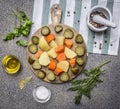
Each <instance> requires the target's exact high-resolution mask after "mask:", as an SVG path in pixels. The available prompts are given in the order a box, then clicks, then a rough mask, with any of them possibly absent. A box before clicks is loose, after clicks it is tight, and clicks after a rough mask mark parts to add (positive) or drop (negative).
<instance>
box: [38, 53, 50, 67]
mask: <svg viewBox="0 0 120 109" xmlns="http://www.w3.org/2000/svg"><path fill="white" fill-rule="evenodd" d="M49 63H50V59H49V57H48V54H47V53H46V52H43V53H42V54H41V56H40V58H39V64H40V65H42V66H47V65H48V64H49Z"/></svg>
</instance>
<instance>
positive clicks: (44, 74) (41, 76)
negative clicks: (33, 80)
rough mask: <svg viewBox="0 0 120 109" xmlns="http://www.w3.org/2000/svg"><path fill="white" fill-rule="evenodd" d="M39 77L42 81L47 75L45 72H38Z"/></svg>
mask: <svg viewBox="0 0 120 109" xmlns="http://www.w3.org/2000/svg"><path fill="white" fill-rule="evenodd" d="M37 76H38V77H39V78H40V79H44V78H45V76H46V73H45V72H44V71H42V70H40V71H39V72H38V74H37Z"/></svg>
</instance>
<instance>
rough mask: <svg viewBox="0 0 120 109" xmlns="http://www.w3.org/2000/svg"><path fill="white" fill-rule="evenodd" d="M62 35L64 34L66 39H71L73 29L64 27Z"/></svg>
mask: <svg viewBox="0 0 120 109" xmlns="http://www.w3.org/2000/svg"><path fill="white" fill-rule="evenodd" d="M63 36H65V38H66V39H72V38H73V36H74V33H73V31H72V30H71V29H66V30H65V31H64V34H63Z"/></svg>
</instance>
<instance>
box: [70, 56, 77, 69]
mask: <svg viewBox="0 0 120 109" xmlns="http://www.w3.org/2000/svg"><path fill="white" fill-rule="evenodd" d="M69 63H70V65H71V67H74V66H75V64H76V59H75V58H72V59H70V60H69Z"/></svg>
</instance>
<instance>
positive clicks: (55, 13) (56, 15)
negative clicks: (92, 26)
mask: <svg viewBox="0 0 120 109" xmlns="http://www.w3.org/2000/svg"><path fill="white" fill-rule="evenodd" d="M61 13H62V9H61V7H60V5H59V4H54V5H53V6H52V7H51V20H52V24H49V25H47V27H48V28H49V29H50V31H51V33H52V34H54V35H55V37H57V36H63V34H64V31H65V30H66V29H70V30H72V31H73V33H74V37H73V38H72V39H71V40H72V41H73V46H72V48H71V50H73V51H75V48H76V47H77V46H81V47H83V48H84V51H85V52H84V55H83V56H80V57H81V58H82V59H83V60H84V64H83V65H81V66H80V65H78V64H77V63H76V67H77V68H78V69H79V71H78V72H77V74H73V73H72V72H71V66H70V65H69V69H68V71H67V72H66V73H67V74H68V77H69V79H68V81H70V80H72V79H74V78H75V77H77V76H78V75H79V74H80V73H81V71H82V70H83V69H84V67H85V65H86V61H87V49H86V45H85V42H84V40H83V42H82V43H80V44H78V43H76V41H75V37H76V36H77V35H78V34H79V33H78V32H77V31H76V30H75V29H74V28H72V27H69V26H67V25H64V24H61V23H60V20H61ZM56 25H60V26H62V28H63V30H62V31H61V32H59V33H56V32H55V26H56ZM41 29H42V28H40V29H38V30H37V31H36V32H35V33H34V34H33V35H32V37H33V36H37V37H38V38H40V37H41V36H42V34H41ZM55 42H56V43H57V41H56V38H55ZM30 44H32V41H31V39H30V41H29V44H28V47H29V45H30ZM37 47H38V50H39V49H40V47H39V44H38V45H37ZM29 57H32V58H33V59H34V60H38V58H36V56H35V54H32V53H30V52H29V49H28V48H27V60H28V59H29ZM77 57H79V56H77ZM77 57H76V58H77ZM50 60H51V58H50ZM67 61H68V62H69V59H67ZM56 62H57V63H58V61H57V60H56ZM29 65H30V68H31V70H32V71H33V73H34V74H35V75H36V76H37V77H38V72H39V71H40V70H42V71H44V72H45V75H46V76H45V77H44V78H43V79H42V80H43V81H46V82H49V83H65V82H67V81H61V80H60V76H61V75H62V74H60V75H55V80H53V81H51V80H49V79H48V78H47V75H48V73H49V72H51V70H49V69H48V67H47V66H42V68H41V69H39V70H34V69H33V67H32V64H30V63H29ZM52 72H54V71H52Z"/></svg>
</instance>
